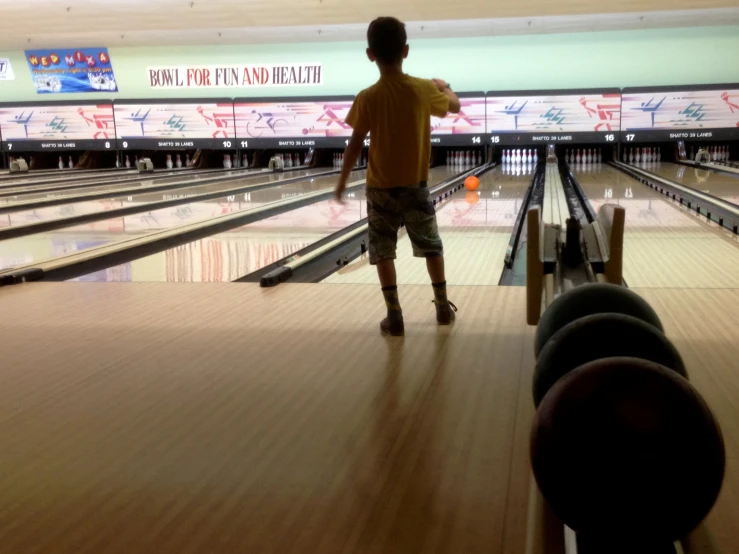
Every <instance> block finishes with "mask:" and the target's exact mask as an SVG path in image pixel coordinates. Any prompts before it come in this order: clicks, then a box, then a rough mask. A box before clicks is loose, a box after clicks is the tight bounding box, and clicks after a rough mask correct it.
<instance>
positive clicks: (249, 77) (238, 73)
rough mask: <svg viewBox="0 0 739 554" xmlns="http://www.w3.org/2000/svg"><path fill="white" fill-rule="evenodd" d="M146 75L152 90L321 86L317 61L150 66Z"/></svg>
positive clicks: (321, 80) (320, 71)
mask: <svg viewBox="0 0 739 554" xmlns="http://www.w3.org/2000/svg"><path fill="white" fill-rule="evenodd" d="M148 78H149V86H150V87H151V88H153V89H173V88H188V89H203V88H262V87H292V86H320V85H323V72H322V70H321V64H285V65H231V66H229V65H225V66H215V65H213V66H193V67H186V66H179V67H151V68H149V70H148Z"/></svg>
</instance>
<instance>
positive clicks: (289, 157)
mask: <svg viewBox="0 0 739 554" xmlns="http://www.w3.org/2000/svg"><path fill="white" fill-rule="evenodd" d="M276 156H277V157H278V158H279V159H280V160H281V161H282V167H300V166H301V165H302V163H301V161H300V156H299V155H298V154H276ZM245 167H246V166H245Z"/></svg>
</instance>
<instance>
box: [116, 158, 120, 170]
mask: <svg viewBox="0 0 739 554" xmlns="http://www.w3.org/2000/svg"><path fill="white" fill-rule="evenodd" d="M115 168H116V169H120V168H121V159H120V158H119V157H118V156H117V155H116V157H115Z"/></svg>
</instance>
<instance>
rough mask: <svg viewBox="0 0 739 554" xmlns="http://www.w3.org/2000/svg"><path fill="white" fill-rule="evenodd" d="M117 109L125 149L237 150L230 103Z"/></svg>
mask: <svg viewBox="0 0 739 554" xmlns="http://www.w3.org/2000/svg"><path fill="white" fill-rule="evenodd" d="M114 107H115V120H116V134H117V137H118V146H119V147H120V148H121V149H123V150H129V149H137V148H143V149H148V148H155V149H158V148H192V149H194V148H207V149H211V150H219V149H224V150H228V149H231V148H235V147H236V144H235V142H234V108H233V102H231V101H230V100H220V101H219V100H218V99H216V98H213V99H206V100H193V101H190V102H171V103H170V102H166V101H162V102H152V101H146V100H142V101H141V102H136V103H133V102H131V103H129V102H128V101H126V102H118V101H116V103H115V106H114Z"/></svg>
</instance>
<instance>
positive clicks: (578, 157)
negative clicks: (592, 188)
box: [575, 148, 582, 164]
mask: <svg viewBox="0 0 739 554" xmlns="http://www.w3.org/2000/svg"><path fill="white" fill-rule="evenodd" d="M581 161H582V156H581V155H580V149H579V148H578V149H577V155H576V156H575V163H577V164H579V163H580V162H581Z"/></svg>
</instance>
